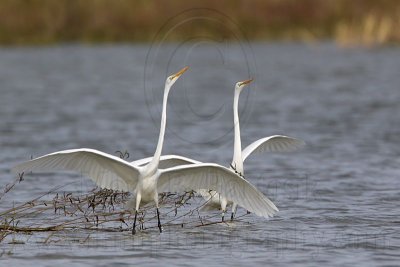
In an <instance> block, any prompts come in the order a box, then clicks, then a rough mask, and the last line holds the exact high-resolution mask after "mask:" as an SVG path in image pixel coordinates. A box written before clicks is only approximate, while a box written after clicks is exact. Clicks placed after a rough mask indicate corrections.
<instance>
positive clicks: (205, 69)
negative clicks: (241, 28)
mask: <svg viewBox="0 0 400 267" xmlns="http://www.w3.org/2000/svg"><path fill="white" fill-rule="evenodd" d="M158 48H159V47H150V46H147V45H137V46H128V45H127V46H101V47H85V46H75V45H73V46H63V47H55V48H12V49H11V48H10V49H1V50H0V181H1V186H4V185H5V183H7V182H9V181H11V180H12V179H13V175H12V174H11V173H10V167H11V166H13V165H14V164H16V163H18V162H21V161H23V160H27V159H29V158H30V157H31V156H34V157H36V156H40V155H43V154H46V153H50V152H54V151H57V150H63V149H71V148H79V147H89V148H94V149H98V150H101V151H104V152H107V153H110V154H115V151H116V150H128V151H129V152H130V159H132V160H134V159H139V158H143V157H147V156H150V155H152V154H153V153H154V149H155V144H156V141H157V138H158V128H159V119H160V114H159V111H160V107H161V100H162V87H163V84H164V80H165V78H166V76H167V75H168V74H172V73H173V72H175V71H177V70H179V69H180V68H181V67H183V66H185V65H189V66H190V67H191V68H190V70H189V71H188V72H187V73H185V74H184V75H183V76H182V78H181V79H180V80H179V81H177V83H176V86H175V87H174V88H173V90H172V91H171V94H170V99H169V106H168V129H167V132H166V137H165V144H164V151H163V152H164V153H163V154H180V155H183V156H188V157H192V158H195V159H198V160H201V161H205V162H218V163H221V164H224V165H227V164H228V163H229V162H230V160H231V157H232V147H233V135H232V134H233V133H232V120H233V119H232V99H233V86H234V83H236V82H237V81H240V80H244V79H247V78H249V76H251V77H254V79H255V82H254V83H253V84H252V85H251V86H250V87H248V88H246V89H245V91H244V92H243V93H242V95H241V99H240V111H241V114H240V115H241V128H242V144H243V146H246V145H247V144H249V143H250V142H252V141H254V140H256V139H258V138H261V137H264V136H268V135H273V134H285V135H289V136H293V137H297V138H301V139H303V140H305V141H306V143H307V146H306V147H305V148H304V149H303V150H301V151H298V152H295V153H287V154H269V155H257V156H252V157H251V158H249V159H248V160H247V161H246V162H245V171H246V177H247V178H248V179H249V180H250V181H251V182H252V183H254V184H255V185H256V186H257V187H258V188H259V189H260V190H261V191H262V192H263V193H265V194H266V195H267V196H269V197H270V198H271V199H272V200H273V201H274V203H275V204H276V205H277V206H278V208H279V209H280V212H279V213H278V214H277V216H276V217H274V218H273V219H270V220H266V219H263V218H258V217H256V216H255V215H248V216H245V217H244V218H243V219H241V220H240V221H239V222H236V223H232V224H229V225H224V224H218V225H211V226H207V227H200V228H168V227H166V228H165V229H164V232H163V233H162V234H159V233H158V232H157V230H156V229H149V230H148V231H145V232H141V233H140V234H138V235H137V236H135V237H132V236H131V235H130V233H129V232H122V233H103V232H98V233H96V232H95V233H93V232H90V235H91V239H90V241H88V242H79V240H82V239H85V238H86V236H87V235H88V233H85V232H74V231H72V232H66V233H64V234H61V237H60V236H58V237H57V238H55V241H56V242H49V243H48V244H42V243H40V242H38V240H40V238H42V239H43V238H46V236H47V235H48V234H40V233H36V234H33V235H16V236H15V239H17V240H20V241H23V242H24V244H9V242H2V243H1V249H0V250H1V251H0V253H1V254H2V256H1V257H0V265H2V266H3V265H4V266H5V265H6V264H7V263H11V264H12V265H19V266H32V265H36V264H40V265H43V266H55V265H56V266H70V264H71V263H73V264H74V266H84V265H92V266H93V265H96V266H128V265H132V264H136V265H139V264H140V265H142V266H151V265H154V264H156V263H160V262H162V263H164V264H167V265H180V266H184V265H196V266H213V265H220V264H222V263H224V264H226V265H232V266H236V265H244V264H246V263H249V264H254V265H261V264H265V263H271V264H273V265H274V266H321V264H328V265H336V266H354V265H359V266H377V265H380V266H394V265H398V264H399V261H400V241H399V239H400V220H399V218H398V216H399V214H400V207H399V203H400V183H399V178H400V145H399V144H400V104H399V103H400V88H399V84H400V76H399V73H400V61H399V58H400V49H398V48H390V47H389V48H381V49H361V48H358V49H339V48H337V47H335V46H333V45H331V44H321V45H312V46H306V45H301V44H284V43H282V44H263V43H251V44H217V45H215V44H208V43H201V44H196V45H190V44H189V45H188V44H187V45H184V46H179V45H178V44H169V45H166V46H162V47H160V49H159V50H157V49H158ZM71 181H84V182H80V183H78V184H79V185H76V187H75V188H74V187H72V189H71V190H72V191H74V190H75V191H85V190H90V189H91V188H92V187H91V186H92V184H90V182H89V180H88V179H85V178H82V177H81V176H79V175H72V174H65V173H52V174H45V175H43V174H30V175H26V177H25V181H23V182H22V183H20V184H18V185H17V186H16V187H15V188H14V189H13V190H12V191H10V192H9V193H8V194H7V195H6V196H5V197H4V199H2V200H1V202H0V207H3V208H4V207H5V206H9V205H10V203H12V202H13V203H19V202H22V201H26V200H30V199H33V198H35V197H36V196H38V195H40V194H41V193H44V192H47V191H48V190H50V189H51V188H53V187H54V186H57V185H62V184H65V183H68V182H71ZM86 181H87V184H86ZM82 184H83V185H84V186H82ZM3 208H1V209H3ZM161 212H163V209H161ZM240 212H242V213H243V212H244V211H243V210H241V211H240ZM129 223H131V222H129ZM75 236H76V238H75ZM57 240H58V241H57ZM74 240H75V241H76V240H78V241H77V242H74ZM8 266H11V265H8Z"/></svg>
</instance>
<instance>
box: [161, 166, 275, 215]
mask: <svg viewBox="0 0 400 267" xmlns="http://www.w3.org/2000/svg"><path fill="white" fill-rule="evenodd" d="M198 188H208V189H211V190H215V191H217V192H219V193H221V195H223V196H225V197H226V198H228V199H230V200H232V201H233V202H234V203H237V204H239V205H240V206H242V207H243V208H245V209H247V210H249V211H250V212H253V213H255V214H256V215H258V216H262V217H266V218H268V217H272V216H273V215H274V214H275V213H276V212H277V211H278V208H277V207H276V206H275V205H274V203H272V201H271V200H269V199H268V198H267V197H266V196H264V195H263V194H262V193H261V192H260V191H259V190H257V189H256V188H255V187H254V186H253V185H252V184H251V183H249V182H248V181H247V180H245V179H243V178H241V177H240V176H239V175H237V174H235V173H234V172H233V171H231V170H229V169H228V168H225V167H223V166H221V165H218V164H214V163H201V164H194V165H185V166H178V167H174V168H170V169H166V170H161V172H160V177H159V180H158V184H157V189H158V192H180V191H188V190H196V189H198Z"/></svg>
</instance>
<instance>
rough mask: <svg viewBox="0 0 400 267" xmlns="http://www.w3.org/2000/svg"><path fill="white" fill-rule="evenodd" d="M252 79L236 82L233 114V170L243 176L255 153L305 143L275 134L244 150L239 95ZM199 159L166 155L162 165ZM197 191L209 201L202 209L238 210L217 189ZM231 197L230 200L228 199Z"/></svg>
mask: <svg viewBox="0 0 400 267" xmlns="http://www.w3.org/2000/svg"><path fill="white" fill-rule="evenodd" d="M251 81H252V80H246V81H242V82H238V83H236V84H235V95H234V100H233V115H234V131H235V134H234V151H233V159H232V163H231V170H234V171H235V172H237V173H238V174H240V175H241V176H243V175H244V167H243V163H244V161H245V160H246V159H247V157H249V156H250V155H251V154H253V153H265V152H289V151H295V150H296V149H299V148H301V147H302V146H304V145H305V143H304V141H302V140H300V139H296V138H292V137H289V136H284V135H273V136H268V137H264V138H261V139H259V140H257V141H255V142H253V143H251V144H250V145H248V146H247V147H246V148H245V149H243V151H242V144H241V137H240V123H239V112H238V108H239V96H240V93H241V91H242V90H243V88H244V87H245V86H246V85H248V84H249V83H250V82H251ZM151 159H152V158H151V157H149V158H145V159H142V160H139V161H135V162H133V163H138V165H142V164H145V163H147V162H149V161H150V160H151ZM195 163H199V161H196V160H193V159H190V158H186V157H182V156H176V155H164V156H162V157H161V158H160V165H165V166H166V167H174V166H179V165H183V164H195ZM199 188H202V189H197V190H196V191H197V192H198V193H199V194H200V195H201V196H202V197H203V198H204V199H205V200H206V201H207V204H206V205H204V206H203V207H202V210H211V209H216V208H220V209H221V210H222V214H223V215H224V213H225V211H226V207H227V206H228V205H232V216H233V213H234V212H235V210H236V205H233V202H232V200H233V199H230V198H227V197H226V196H223V195H221V194H220V193H218V192H216V191H215V190H210V189H204V187H199ZM228 199H229V200H228Z"/></svg>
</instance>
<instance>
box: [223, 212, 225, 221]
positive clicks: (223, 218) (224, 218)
mask: <svg viewBox="0 0 400 267" xmlns="http://www.w3.org/2000/svg"><path fill="white" fill-rule="evenodd" d="M224 219H225V211H223V212H222V222H224Z"/></svg>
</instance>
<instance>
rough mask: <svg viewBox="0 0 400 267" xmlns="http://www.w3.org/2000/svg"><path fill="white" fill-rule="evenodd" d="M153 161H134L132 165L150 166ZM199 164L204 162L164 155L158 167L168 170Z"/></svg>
mask: <svg viewBox="0 0 400 267" xmlns="http://www.w3.org/2000/svg"><path fill="white" fill-rule="evenodd" d="M152 159H153V157H148V158H144V159H139V160H135V161H132V162H131V163H132V164H133V165H136V166H143V165H146V164H148V163H149V162H150V161H151V160H152ZM197 163H202V162H200V161H197V160H194V159H190V158H187V157H183V156H179V155H163V156H161V157H160V163H159V165H158V168H159V169H168V168H172V167H176V166H180V165H187V164H197Z"/></svg>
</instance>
